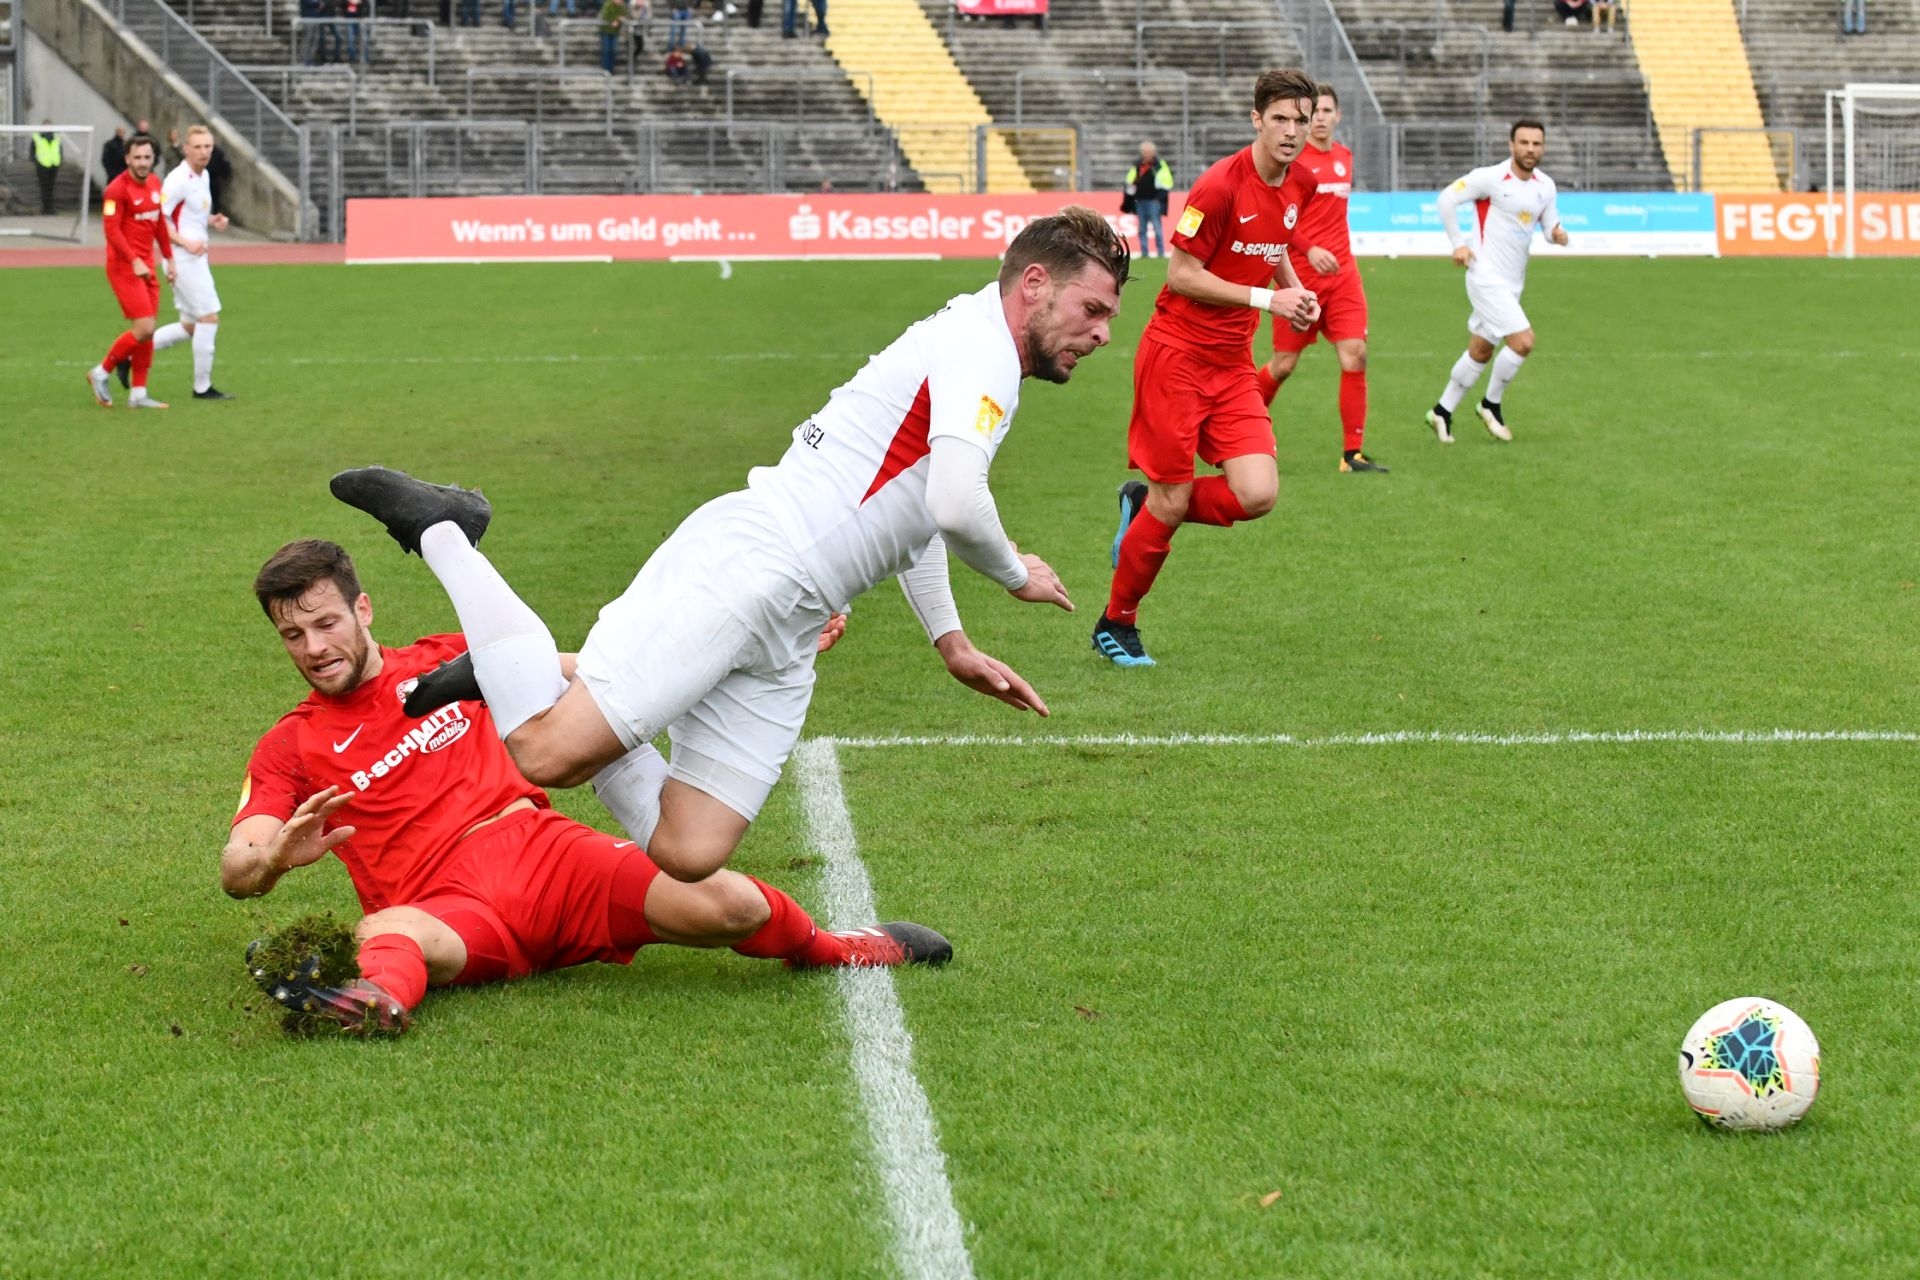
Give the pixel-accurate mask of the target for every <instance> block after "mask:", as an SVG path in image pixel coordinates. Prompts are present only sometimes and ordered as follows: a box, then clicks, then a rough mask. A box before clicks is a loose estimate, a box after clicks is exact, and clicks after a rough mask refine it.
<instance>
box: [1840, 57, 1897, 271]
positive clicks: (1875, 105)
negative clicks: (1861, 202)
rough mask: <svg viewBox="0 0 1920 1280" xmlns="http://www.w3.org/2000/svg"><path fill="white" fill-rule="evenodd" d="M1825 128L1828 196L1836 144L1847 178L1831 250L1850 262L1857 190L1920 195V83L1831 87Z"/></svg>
mask: <svg viewBox="0 0 1920 1280" xmlns="http://www.w3.org/2000/svg"><path fill="white" fill-rule="evenodd" d="M1836 116H1837V119H1836ZM1826 126H1827V130H1826V132H1827V173H1826V189H1827V194H1828V196H1829V197H1831V196H1832V194H1833V177H1834V158H1835V157H1834V149H1835V143H1836V141H1837V142H1838V145H1839V150H1840V156H1839V159H1840V163H1841V171H1842V172H1843V173H1844V175H1845V176H1844V179H1843V181H1844V190H1845V195H1844V198H1843V206H1842V218H1841V221H1840V225H1839V227H1838V228H1836V230H1837V232H1838V234H1837V236H1836V237H1835V241H1837V243H1836V242H1834V241H1830V242H1829V245H1828V251H1829V252H1838V253H1839V254H1840V255H1841V256H1842V257H1846V258H1851V257H1853V256H1854V229H1855V226H1856V222H1855V209H1854V203H1855V194H1856V193H1857V192H1860V191H1866V192H1869V193H1873V192H1889V193H1890V192H1898V191H1920V84H1871V83H1856V84H1847V85H1844V86H1842V87H1841V88H1838V89H1829V90H1827V95H1826ZM1836 135H1837V136H1836Z"/></svg>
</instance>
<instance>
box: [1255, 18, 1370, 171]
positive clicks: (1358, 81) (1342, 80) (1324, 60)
mask: <svg viewBox="0 0 1920 1280" xmlns="http://www.w3.org/2000/svg"><path fill="white" fill-rule="evenodd" d="M1274 5H1275V7H1276V8H1277V9H1278V10H1279V12H1280V16H1281V18H1282V19H1284V20H1285V21H1286V23H1287V25H1288V26H1289V27H1290V28H1291V29H1292V31H1293V38H1294V42H1295V43H1296V44H1298V45H1299V46H1300V54H1301V57H1302V59H1303V60H1304V64H1305V65H1306V66H1309V67H1311V68H1313V74H1314V77H1315V78H1316V79H1318V80H1320V81H1321V82H1323V83H1325V84H1330V85H1332V86H1333V88H1334V91H1335V92H1336V93H1338V94H1339V95H1340V115H1341V123H1340V128H1341V130H1342V131H1343V133H1344V134H1345V135H1346V136H1347V138H1348V143H1347V145H1348V146H1349V147H1351V148H1352V149H1353V167H1354V175H1353V178H1354V185H1355V186H1356V187H1359V188H1362V189H1363V190H1373V191H1379V190H1384V189H1386V183H1387V167H1388V159H1387V156H1386V155H1385V154H1379V155H1376V154H1374V148H1373V146H1372V145H1370V144H1369V140H1370V139H1376V138H1377V139H1384V138H1385V137H1386V134H1385V133H1384V130H1385V128H1386V124H1387V115H1386V112H1385V111H1383V110H1382V109H1381V107H1380V99H1379V96H1378V95H1376V94H1375V93H1374V91H1373V83H1372V82H1371V81H1370V80H1368V79H1367V72H1366V68H1365V67H1364V66H1362V65H1361V62H1360V58H1359V56H1358V55H1357V54H1355V53H1354V51H1353V42H1352V41H1350V40H1349V39H1348V38H1347V31H1346V28H1345V27H1344V26H1342V25H1341V23H1340V15H1339V14H1337V13H1335V12H1334V9H1333V5H1332V3H1331V0H1274Z"/></svg>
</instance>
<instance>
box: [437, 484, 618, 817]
mask: <svg viewBox="0 0 1920 1280" xmlns="http://www.w3.org/2000/svg"><path fill="white" fill-rule="evenodd" d="M420 557H421V559H423V560H425V561H426V562H427V568H429V569H431V570H433V576H434V577H436V578H438V579H440V585H441V586H442V587H444V588H446V592H447V598H448V599H450V600H452V601H453V611H454V612H455V613H456V614H458V615H459V616H460V629H461V630H462V631H464V632H466V634H467V647H468V648H469V649H470V650H472V652H473V673H474V675H475V676H476V677H477V678H478V679H479V681H480V691H481V692H482V693H484V694H485V695H486V697H487V709H488V710H490V711H491V712H492V713H493V724H494V728H495V729H497V730H498V731H499V734H500V736H501V737H502V738H505V737H507V735H509V734H511V733H512V732H513V731H514V730H515V729H518V728H519V727H520V726H521V725H523V724H525V723H526V722H527V721H529V720H531V719H533V718H534V717H535V716H537V715H539V714H540V713H541V712H543V711H545V710H546V709H547V708H548V707H550V706H552V705H553V704H554V703H556V702H558V701H559V700H560V695H561V694H563V693H565V692H566V691H567V682H566V679H565V678H564V677H563V676H562V675H561V674H560V648H559V646H558V645H556V644H555V643H554V640H553V633H552V632H551V631H548V630H547V624H546V623H544V622H542V621H540V615H539V614H537V613H535V612H534V611H533V610H532V609H530V608H528V607H527V605H526V604H525V603H524V602H523V601H522V600H521V599H520V597H519V596H517V595H515V594H514V593H513V588H512V587H510V586H508V585H507V580H506V579H505V578H502V577H501V576H500V574H499V571H498V570H496V569H495V568H494V567H493V566H492V565H491V564H489V563H487V558H486V557H485V556H483V555H481V554H480V551H479V549H478V548H476V547H475V546H474V545H473V544H472V543H470V542H468V541H467V535H466V534H464V533H462V532H461V531H460V526H458V525H456V524H454V523H453V522H452V521H451V520H443V521H441V522H440V523H439V524H436V525H434V526H433V527H432V528H431V529H428V530H427V531H426V532H425V533H423V534H421V535H420ZM637 838H638V837H636V839H637Z"/></svg>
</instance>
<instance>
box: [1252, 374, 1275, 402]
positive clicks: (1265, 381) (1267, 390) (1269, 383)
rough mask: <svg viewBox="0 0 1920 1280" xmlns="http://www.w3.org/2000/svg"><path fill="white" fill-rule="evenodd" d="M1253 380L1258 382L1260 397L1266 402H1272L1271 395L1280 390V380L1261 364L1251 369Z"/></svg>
mask: <svg viewBox="0 0 1920 1280" xmlns="http://www.w3.org/2000/svg"><path fill="white" fill-rule="evenodd" d="M1253 380H1254V381H1255V382H1257V383H1259V384H1260V398H1261V399H1262V400H1263V401H1265V402H1266V403H1267V404H1272V403H1273V397H1274V396H1275V395H1277V394H1278V393H1279V391H1280V380H1279V379H1278V378H1276V377H1274V376H1273V374H1272V373H1271V372H1269V371H1268V369H1267V366H1265V365H1261V366H1260V367H1258V368H1257V369H1255V370H1254V371H1253Z"/></svg>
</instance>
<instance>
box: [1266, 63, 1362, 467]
mask: <svg viewBox="0 0 1920 1280" xmlns="http://www.w3.org/2000/svg"><path fill="white" fill-rule="evenodd" d="M1318 94H1319V96H1318V98H1317V99H1316V100H1315V102H1314V105H1313V123H1312V124H1311V125H1309V126H1308V128H1307V145H1306V146H1305V147H1303V148H1301V151H1300V158H1299V159H1298V160H1296V161H1294V165H1295V166H1296V167H1297V168H1299V169H1300V170H1302V171H1303V172H1306V173H1309V174H1312V175H1313V181H1314V189H1315V190H1314V199H1313V202H1312V203H1311V204H1309V205H1308V206H1307V211H1306V212H1305V213H1303V214H1301V215H1300V225H1299V226H1297V227H1295V228H1294V229H1293V239H1292V240H1291V241H1290V242H1288V244H1287V257H1288V259H1290V260H1291V261H1292V263H1293V272H1294V274H1295V275H1297V276H1299V277H1300V279H1301V280H1302V281H1303V282H1305V284H1306V285H1307V287H1308V288H1310V289H1312V290H1313V291H1314V293H1315V294H1316V295H1317V296H1318V297H1319V299H1320V319H1319V320H1318V321H1316V322H1315V323H1314V324H1312V325H1309V326H1308V327H1307V328H1306V330H1305V331H1302V330H1299V329H1296V328H1294V327H1293V326H1292V325H1286V324H1281V323H1280V322H1279V321H1278V320H1275V321H1274V322H1273V360H1272V362H1271V363H1269V364H1268V365H1266V366H1265V367H1264V368H1262V369H1261V370H1260V372H1259V375H1258V376H1259V380H1260V395H1261V398H1262V399H1264V400H1265V401H1266V402H1267V403H1268V404H1272V403H1273V397H1274V393H1275V392H1277V391H1279V390H1280V384H1281V383H1283V382H1285V381H1286V380H1287V378H1288V376H1289V375H1290V374H1292V373H1293V367H1294V366H1295V365H1296V364H1298V363H1300V353H1301V352H1302V351H1305V350H1306V349H1307V348H1308V347H1310V346H1312V345H1313V344H1314V343H1316V342H1318V341H1319V340H1320V335H1321V334H1323V333H1324V334H1325V335H1326V337H1327V341H1328V342H1331V343H1332V344H1333V351H1334V354H1335V355H1337V356H1339V357H1340V430H1341V433H1342V436H1343V437H1344V438H1343V439H1342V440H1341V442H1340V469H1341V470H1342V471H1380V472H1384V471H1386V468H1385V467H1383V466H1381V465H1380V464H1379V463H1377V462H1374V461H1373V460H1372V459H1370V458H1368V457H1367V455H1366V454H1365V453H1362V452H1361V449H1362V447H1363V445H1364V443H1365V438H1366V434H1367V291H1366V290H1365V289H1364V288H1362V287H1361V284H1360V268H1359V267H1358V266H1356V265H1354V261H1353V247H1352V244H1351V242H1350V241H1349V239H1348V236H1347V200H1348V197H1349V196H1351V195H1352V194H1353V152H1351V151H1349V150H1347V149H1346V148H1345V147H1343V146H1341V145H1340V144H1339V143H1337V142H1335V141H1334V140H1333V131H1334V129H1335V128H1336V127H1338V126H1339V124H1340V95H1339V94H1337V93H1335V92H1334V91H1333V86H1332V85H1330V84H1323V85H1321V86H1319V89H1318Z"/></svg>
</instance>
